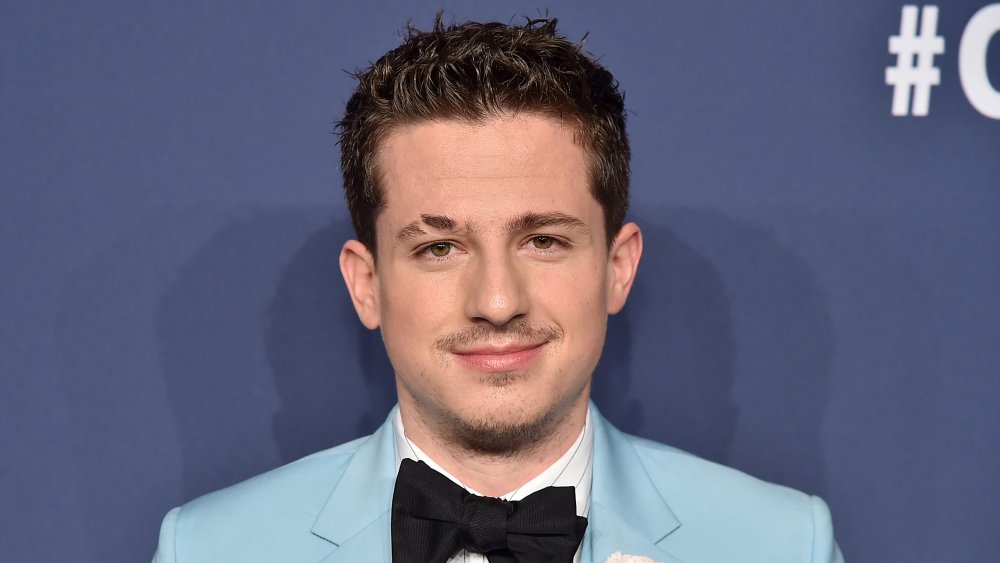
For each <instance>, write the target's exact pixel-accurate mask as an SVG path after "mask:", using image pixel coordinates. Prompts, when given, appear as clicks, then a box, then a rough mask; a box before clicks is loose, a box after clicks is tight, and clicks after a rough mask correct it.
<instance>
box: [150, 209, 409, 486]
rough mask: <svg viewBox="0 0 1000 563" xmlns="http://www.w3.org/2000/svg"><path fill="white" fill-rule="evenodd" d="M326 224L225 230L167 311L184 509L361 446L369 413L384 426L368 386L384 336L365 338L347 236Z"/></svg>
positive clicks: (276, 222) (164, 337)
mask: <svg viewBox="0 0 1000 563" xmlns="http://www.w3.org/2000/svg"><path fill="white" fill-rule="evenodd" d="M328 215H329V211H328V210H322V211H320V210H310V211H302V210H279V211H269V212H266V213H257V214H253V215H251V216H249V217H247V218H244V219H241V220H236V221H232V222H230V223H228V224H226V225H224V226H223V227H222V229H221V230H219V231H218V232H217V233H216V234H215V235H214V236H212V237H211V238H210V239H209V240H208V241H207V242H206V243H205V244H204V245H203V246H202V247H201V249H200V250H199V251H198V253H197V255H196V256H195V257H194V258H193V259H192V260H190V261H189V262H187V263H186V264H184V265H183V266H181V268H180V269H179V270H178V272H177V278H176V280H175V281H174V283H173V284H171V286H170V288H169V289H168V290H167V291H166V293H165V294H164V295H163V297H162V299H161V300H160V304H159V310H158V312H157V319H156V320H157V331H158V337H159V343H160V356H161V363H162V365H163V368H164V372H165V387H166V389H167V393H168V397H169V400H170V405H171V408H172V411H173V413H174V416H175V417H176V419H177V426H178V429H179V430H178V432H179V435H180V441H181V444H182V448H183V452H184V454H183V483H184V490H183V495H184V498H185V499H190V498H192V497H194V496H197V495H200V494H203V493H205V492H207V491H210V490H214V489H217V488H220V487H224V486H227V485H230V484H232V483H235V482H237V481H240V480H242V479H245V478H247V477H250V476H252V475H254V474H256V473H259V472H262V471H265V470H268V469H271V468H273V467H275V466H277V465H280V464H282V463H287V462H289V461H292V460H294V459H296V458H298V457H301V456H302V455H305V454H307V453H310V452H312V451H316V450H319V449H323V448H327V447H330V446H333V445H335V444H337V443H340V442H343V441H346V440H349V439H351V438H354V437H356V436H357V435H359V434H361V432H360V431H359V428H360V427H361V426H362V425H363V423H362V422H359V421H365V420H369V419H371V417H372V415H371V413H372V412H373V411H374V410H376V408H375V407H374V406H373V405H377V406H378V409H377V410H379V411H381V412H382V415H381V416H384V412H385V410H386V409H385V408H383V407H382V405H383V404H385V400H384V398H383V399H377V400H368V393H369V390H368V385H366V381H365V380H364V379H363V377H362V375H361V374H369V375H372V374H374V373H377V372H378V371H377V369H372V366H374V365H377V362H376V361H374V360H372V359H370V358H368V357H366V352H365V351H366V350H374V349H375V345H374V344H373V343H372V339H373V338H374V339H375V340H377V335H375V336H374V337H373V335H371V334H367V331H365V333H362V332H361V331H359V330H358V328H357V326H359V323H358V321H357V319H356V317H355V314H354V310H353V308H352V307H351V304H350V301H349V299H348V298H347V295H346V292H345V290H344V289H343V281H342V280H341V278H340V273H339V268H338V266H337V254H338V252H339V249H340V245H341V244H342V243H343V241H344V240H345V239H346V238H347V237H348V236H349V235H350V232H351V231H350V227H349V226H348V225H347V224H346V223H344V224H333V225H331V224H330V221H329V217H328ZM378 373H385V370H383V371H382V372H378ZM372 377H374V376H373V375H372ZM386 379H387V380H388V381H389V382H390V383H391V381H392V379H391V376H390V377H387V378H386ZM372 386H373V388H374V387H375V384H372ZM383 395H385V393H383ZM366 430H370V428H366Z"/></svg>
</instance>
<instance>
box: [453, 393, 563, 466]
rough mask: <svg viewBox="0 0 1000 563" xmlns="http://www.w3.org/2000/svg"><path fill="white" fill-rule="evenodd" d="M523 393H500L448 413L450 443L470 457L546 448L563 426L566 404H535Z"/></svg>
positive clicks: (505, 454)
mask: <svg viewBox="0 0 1000 563" xmlns="http://www.w3.org/2000/svg"><path fill="white" fill-rule="evenodd" d="M529 398H530V397H526V396H525V395H524V394H522V393H510V394H508V393H502V392H501V393H498V394H497V396H494V397H490V398H489V399H487V400H486V401H485V402H483V403H481V404H478V405H472V406H471V407H472V408H466V409H463V410H464V412H462V413H458V412H449V413H446V415H445V416H446V419H445V420H444V425H443V426H444V430H445V432H446V434H447V435H448V441H449V442H451V443H453V444H455V445H456V446H458V447H460V448H462V449H463V450H466V451H468V452H471V453H475V454H480V455H490V456H503V457H513V456H517V455H524V454H525V453H528V452H531V451H533V450H534V449H535V448H536V447H537V446H540V445H541V444H543V443H544V442H545V441H546V439H547V438H549V437H550V436H551V435H552V434H553V432H554V430H555V429H556V428H558V427H559V425H560V424H561V423H562V422H564V421H565V420H566V418H567V416H568V415H569V410H570V409H568V408H566V406H567V405H566V404H564V402H559V403H554V404H547V405H542V404H535V403H533V402H531V401H529V400H528V399H529Z"/></svg>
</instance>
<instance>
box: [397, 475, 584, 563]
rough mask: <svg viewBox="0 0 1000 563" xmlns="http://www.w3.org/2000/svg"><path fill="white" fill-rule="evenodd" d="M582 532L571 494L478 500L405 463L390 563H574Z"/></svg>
mask: <svg viewBox="0 0 1000 563" xmlns="http://www.w3.org/2000/svg"><path fill="white" fill-rule="evenodd" d="M586 529H587V519H586V518H583V517H581V516H577V515H576V495H575V493H574V491H573V487H548V488H545V489H542V490H540V491H538V492H536V493H533V494H530V495H528V496H527V497H525V498H524V500H520V501H506V500H500V499H497V498H489V497H481V496H477V495H474V494H472V493H470V492H468V491H466V490H465V489H463V488H462V487H460V486H458V485H456V484H455V483H453V482H451V480H449V479H448V478H447V477H445V476H444V475H442V474H440V473H438V472H437V471H434V470H433V469H431V468H430V467H429V466H428V465H427V464H426V463H424V462H422V461H413V460H410V459H404V460H403V463H402V465H400V467H399V475H397V476H396V488H395V490H394V491H393V493H392V561H393V563H445V562H446V561H448V558H449V557H451V556H452V555H454V554H455V552H456V551H458V550H459V549H460V548H465V549H468V550H469V551H472V552H475V553H482V554H484V555H486V558H487V559H488V560H489V561H490V563H571V562H572V561H573V556H574V555H575V554H576V549H577V546H579V545H580V540H582V539H583V532H584V530H586Z"/></svg>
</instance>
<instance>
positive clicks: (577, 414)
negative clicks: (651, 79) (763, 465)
mask: <svg viewBox="0 0 1000 563" xmlns="http://www.w3.org/2000/svg"><path fill="white" fill-rule="evenodd" d="M359 82H360V84H359V86H358V89H357V91H356V92H355V94H354V96H353V97H352V98H351V99H350V101H349V102H348V104H347V111H346V115H345V117H344V119H343V120H342V121H341V122H340V125H339V128H340V132H341V150H342V169H343V173H344V182H345V189H346V195H347V201H348V206H349V208H350V210H351V215H352V219H353V222H354V226H355V229H356V232H357V235H358V240H352V241H349V242H347V243H346V244H345V245H344V247H343V249H342V252H341V256H340V266H341V270H342V272H343V275H344V280H345V282H346V284H347V289H348V291H349V293H350V295H351V298H352V300H353V303H354V306H355V309H356V310H357V313H358V317H359V318H360V320H361V322H362V323H363V324H364V325H365V326H366V327H368V328H369V329H372V330H375V329H380V330H381V333H382V337H383V340H384V342H385V345H386V350H387V352H388V355H389V358H390V360H391V363H392V365H393V368H394V371H395V375H396V386H397V392H398V397H399V405H398V408H397V409H394V410H393V412H392V413H390V415H389V418H388V420H387V421H386V423H385V425H383V426H382V428H380V429H379V430H378V431H377V432H376V433H375V434H373V435H372V436H368V437H365V438H361V439H358V440H355V441H353V442H350V443H348V444H344V445H342V446H339V447H336V448H333V449H331V450H328V451H325V452H320V453H318V454H315V455H313V456H310V457H307V458H305V459H302V460H299V461H297V462H295V463H292V464H290V465H287V466H285V467H282V468H279V469H277V470H275V471H272V472H270V473H267V474H265V475H262V476H259V477H256V478H254V479H251V480H249V481H247V482H244V483H241V484H239V485H236V486H233V487H230V488H228V489H225V490H223V491H219V492H216V493H213V494H211V495H208V496H206V497H203V498H201V499H198V500H195V501H193V502H191V503H189V504H187V505H185V506H183V507H181V508H177V509H174V510H173V511H171V512H170V513H169V514H168V515H167V517H166V519H165V520H164V523H163V527H162V529H161V535H160V543H159V549H158V551H157V555H156V560H157V561H161V562H167V561H171V562H173V561H178V562H185V563H188V562H196V561H199V562H200V561H205V562H208V561H212V562H219V561H241V562H251V561H324V562H331V563H332V562H336V561H345V562H346V561H352V562H354V561H389V560H392V561H396V562H399V561H412V562H418V561H419V562H423V561H434V562H441V563H443V562H445V561H487V560H488V561H490V563H497V562H500V561H503V562H508V561H510V562H513V561H517V562H526V561H531V562H536V561H537V562H541V561H562V562H568V561H584V562H590V561H594V562H602V561H669V562H673V563H679V562H685V563H710V562H712V563H734V562H737V561H738V562H740V563H781V562H789V563H792V562H795V563H802V562H834V561H842V558H841V556H840V553H839V550H838V548H837V546H836V544H835V542H834V540H833V537H832V530H831V525H830V517H829V513H828V511H827V509H826V506H825V505H824V504H823V502H822V501H821V500H819V499H817V498H814V497H809V496H807V495H804V494H801V493H798V492H795V491H792V490H789V489H785V488H782V487H779V486H776V485H770V484H766V483H763V482H760V481H757V480H755V479H753V478H751V477H749V476H746V475H744V474H742V473H739V472H736V471H734V470H731V469H726V468H723V467H720V466H718V465H715V464H713V463H710V462H707V461H704V460H700V459H698V458H695V457H694V456H691V455H688V454H685V453H683V452H680V451H677V450H675V449H672V448H669V447H667V446H663V445H660V444H656V443H652V442H649V441H645V440H642V439H639V438H635V437H632V436H627V435H625V434H622V433H620V432H619V431H618V430H616V429H615V428H614V427H613V426H611V425H610V424H609V423H608V422H607V421H605V420H604V419H603V418H602V417H601V415H600V414H599V413H598V412H597V410H596V408H595V407H594V406H593V405H592V404H590V402H589V395H590V386H591V376H592V374H593V371H594V368H595V366H596V365H597V361H598V358H599V356H600V353H601V350H602V348H603V345H604V338H605V330H606V325H607V316H608V315H609V314H614V313H617V312H618V311H620V310H621V309H622V307H623V306H624V305H625V301H626V298H627V297H628V294H629V290H630V288H631V286H632V282H633V280H634V277H635V273H636V269H637V267H638V263H639V258H640V256H641V254H642V236H641V233H640V230H639V228H638V226H636V225H635V224H634V223H625V221H624V218H625V212H626V209H627V206H628V184H629V164H628V161H629V147H628V141H627V138H626V135H625V116H624V105H623V102H622V97H621V95H620V93H619V92H618V90H617V84H616V83H615V81H614V79H613V78H612V76H611V75H610V74H609V73H608V72H607V71H606V70H604V69H603V68H601V67H600V66H599V65H598V64H597V63H596V62H594V61H593V60H591V59H590V58H588V57H587V56H585V55H584V54H582V53H581V51H580V49H579V47H578V46H576V45H573V44H571V43H569V42H568V41H566V40H565V39H564V38H562V37H560V36H558V35H557V34H556V30H555V21H554V20H552V21H534V22H528V23H527V24H526V25H524V26H509V25H503V24H478V23H467V24H463V25H458V26H447V27H446V26H445V25H443V24H442V23H441V21H440V19H439V21H438V22H437V23H436V24H435V27H434V29H433V30H432V31H431V32H428V33H421V32H416V31H412V30H411V32H410V34H409V36H408V37H407V38H406V40H405V41H404V43H403V45H402V46H400V47H398V48H397V49H395V50H393V51H391V52H389V53H388V54H386V55H385V56H384V57H382V58H381V59H380V60H379V61H378V62H376V63H375V64H374V65H372V67H371V68H369V69H368V70H367V71H366V72H364V73H362V74H361V75H360V76H359ZM491 497H496V498H491Z"/></svg>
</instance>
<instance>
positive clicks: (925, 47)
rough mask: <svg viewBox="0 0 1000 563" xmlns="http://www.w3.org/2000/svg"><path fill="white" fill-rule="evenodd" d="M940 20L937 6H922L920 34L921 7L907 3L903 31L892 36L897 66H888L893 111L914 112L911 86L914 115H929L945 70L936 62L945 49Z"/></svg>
mask: <svg viewBox="0 0 1000 563" xmlns="http://www.w3.org/2000/svg"><path fill="white" fill-rule="evenodd" d="M937 20H938V8H937V6H924V7H923V8H922V9H921V10H920V35H917V7H916V6H903V14H902V18H901V19H900V21H899V35H893V36H891V37H889V52H890V53H892V54H893V55H896V66H890V67H888V68H886V69H885V83H886V84H888V85H889V86H892V87H893V90H892V115H895V116H904V115H910V92H911V90H912V92H913V115H918V116H924V115H927V112H928V110H929V109H930V105H931V86H937V85H938V84H941V71H940V69H938V68H937V67H936V66H934V55H940V54H942V53H944V37H941V36H940V35H937ZM914 57H916V64H913V62H914V61H913V59H914Z"/></svg>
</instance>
